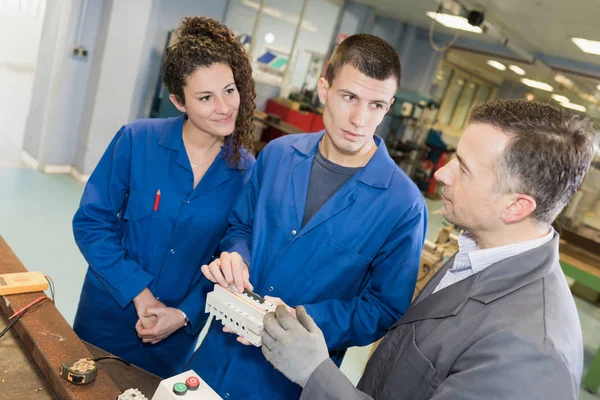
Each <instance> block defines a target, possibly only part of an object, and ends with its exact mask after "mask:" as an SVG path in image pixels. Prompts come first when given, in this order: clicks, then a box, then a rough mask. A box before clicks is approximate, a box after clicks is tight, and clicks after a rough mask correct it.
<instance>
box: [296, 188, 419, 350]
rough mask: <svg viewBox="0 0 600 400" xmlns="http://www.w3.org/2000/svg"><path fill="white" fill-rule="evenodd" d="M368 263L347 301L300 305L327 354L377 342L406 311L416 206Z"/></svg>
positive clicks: (414, 265) (413, 271)
mask: <svg viewBox="0 0 600 400" xmlns="http://www.w3.org/2000/svg"><path fill="white" fill-rule="evenodd" d="M405 214H406V215H404V216H403V217H402V218H401V219H400V220H399V222H397V223H396V226H395V227H394V230H393V231H392V232H391V234H390V235H389V236H388V238H387V240H386V242H385V244H384V245H383V247H382V248H381V250H380V251H379V252H378V254H377V255H376V256H375V258H374V259H373V261H372V263H371V278H370V279H369V281H368V282H367V283H366V285H365V286H364V288H363V290H362V291H361V292H360V293H359V294H358V295H357V296H356V297H355V298H354V299H352V300H351V301H346V300H340V299H333V300H325V301H322V302H318V303H314V304H308V305H305V307H306V311H307V312H308V314H310V316H311V317H312V318H313V319H314V320H315V322H316V323H317V325H318V326H319V328H321V330H322V331H323V334H324V335H325V340H326V341H327V346H328V347H329V349H330V350H332V351H333V350H339V349H345V348H348V347H350V346H364V345H367V344H369V343H372V342H374V341H376V340H377V339H379V338H381V337H382V336H383V335H384V334H385V332H386V331H387V329H389V328H390V326H392V324H393V323H394V322H396V321H397V320H398V319H400V317H402V315H403V314H404V312H405V311H406V310H407V309H408V306H409V305H410V302H411V299H412V296H413V292H414V290H415V285H416V282H417V275H418V272H419V263H420V257H421V250H422V249H423V243H424V241H425V232H426V229H427V211H426V208H425V205H424V202H423V201H422V200H421V201H420V202H419V203H417V204H415V205H414V206H413V207H411V208H410V209H409V211H408V212H407V213H405Z"/></svg>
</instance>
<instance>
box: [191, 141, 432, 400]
mask: <svg viewBox="0 0 600 400" xmlns="http://www.w3.org/2000/svg"><path fill="white" fill-rule="evenodd" d="M322 138H323V132H321V133H315V134H299V135H289V136H286V137H283V138H280V139H277V140H275V141H273V142H271V143H269V145H268V146H266V147H265V149H264V150H263V151H262V152H261V153H260V155H259V157H258V160H257V162H256V165H255V168H254V171H253V173H252V177H251V178H250V182H249V183H248V185H246V187H245V188H244V193H243V194H242V195H241V196H240V199H239V200H238V203H237V204H236V206H235V207H234V209H233V211H232V213H231V216H230V218H229V221H230V224H231V227H230V228H229V229H228V231H227V234H226V236H225V238H224V239H223V240H222V242H221V250H225V251H230V252H233V251H236V252H238V253H240V254H241V255H242V257H243V258H244V259H246V260H248V261H249V262H250V282H251V283H252V284H253V285H254V289H255V291H256V292H257V293H258V294H260V295H263V296H264V295H269V296H276V297H280V298H281V299H282V300H283V301H284V302H285V303H287V304H288V305H289V306H293V307H294V306H298V305H304V306H305V307H306V309H307V311H308V313H309V314H310V315H311V316H312V317H313V318H314V320H315V322H316V323H317V324H318V325H319V327H320V328H321V329H322V330H323V333H324V335H325V338H326V340H327V345H328V346H329V349H330V351H331V356H332V358H333V359H334V360H335V361H336V362H338V363H340V362H341V359H342V357H343V354H344V352H345V349H346V348H348V347H350V346H361V345H366V344H368V343H371V342H373V341H375V340H377V339H379V338H380V337H381V336H383V335H384V334H385V332H386V330H387V329H388V328H389V327H391V326H392V324H393V323H394V322H396V320H398V319H399V318H400V317H401V316H402V314H403V313H404V311H405V310H406V309H407V308H408V306H409V304H410V301H411V298H412V295H413V291H414V287H415V283H416V279H417V273H418V270H419V260H420V255H421V249H422V247H423V242H424V239H425V230H426V225H427V212H426V207H425V203H424V200H423V197H422V196H421V193H420V192H419V190H418V189H417V187H416V185H415V184H414V183H413V182H412V181H411V180H410V179H409V178H408V177H407V176H406V175H405V174H404V173H403V172H402V171H401V170H400V168H399V167H398V166H397V165H396V164H395V163H394V161H393V160H392V159H391V158H390V156H389V155H388V152H387V150H386V147H385V144H384V143H383V141H382V140H381V138H379V137H375V142H376V144H377V146H378V149H377V151H376V152H375V154H374V156H373V157H372V158H371V160H370V161H369V162H368V164H367V165H366V166H365V167H364V168H362V169H361V170H359V171H358V172H357V173H356V174H355V175H354V176H353V177H352V178H351V179H350V180H349V181H348V182H346V184H345V185H344V186H343V187H342V188H341V189H339V190H338V191H337V192H336V193H335V194H334V195H333V196H332V197H331V198H330V199H329V200H328V201H327V202H326V203H325V204H324V205H323V206H322V208H321V209H320V210H319V211H318V212H317V213H316V214H315V215H314V216H313V217H312V219H311V220H310V221H309V222H308V223H307V224H306V226H302V225H301V224H302V218H303V214H304V206H305V203H306V194H307V190H308V182H309V178H310V174H311V169H312V165H313V161H314V157H315V153H316V150H317V146H318V145H319V142H320V141H321V139H322ZM186 368H193V369H194V370H195V371H196V372H197V373H199V374H200V376H201V377H202V378H203V379H204V380H205V381H206V382H207V383H208V384H209V385H210V386H212V387H213V389H215V390H216V391H217V392H218V393H219V394H220V395H221V396H222V397H224V398H232V399H269V400H273V399H293V398H298V397H299V396H300V391H301V388H300V386H298V385H296V384H294V383H292V382H290V381H288V380H287V379H286V378H285V377H284V376H283V375H282V374H280V373H279V372H278V371H276V370H275V369H274V368H273V367H272V366H271V365H270V364H269V363H268V362H267V361H266V360H265V359H264V357H263V355H262V353H261V350H260V349H259V348H256V347H254V346H244V345H242V344H240V343H238V342H237V341H236V337H235V335H232V334H227V333H224V332H222V331H221V324H220V322H216V321H213V323H212V325H211V328H210V330H209V332H208V334H207V337H206V339H205V340H204V342H203V343H202V345H201V346H200V348H199V349H198V350H197V351H196V353H195V354H194V355H193V356H192V358H191V360H190V362H188V364H187V365H186Z"/></svg>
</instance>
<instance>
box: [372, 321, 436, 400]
mask: <svg viewBox="0 0 600 400" xmlns="http://www.w3.org/2000/svg"><path fill="white" fill-rule="evenodd" d="M402 333H403V335H402V337H401V338H400V340H399V343H398V344H397V347H396V352H395V354H394V356H393V357H392V358H390V359H389V360H388V363H389V364H388V365H389V367H388V368H385V367H384V369H383V371H382V372H383V373H382V375H381V377H380V379H382V381H381V382H380V383H379V384H380V385H381V386H382V387H383V396H382V397H383V398H384V399H411V400H420V399H429V398H430V397H431V396H432V394H433V392H434V391H435V389H436V388H437V387H438V385H439V384H440V380H439V378H438V377H437V371H436V369H435V368H434V366H433V364H432V363H431V362H430V361H429V360H428V359H427V357H425V356H424V355H423V353H422V352H421V350H420V349H419V348H418V347H417V344H416V342H415V327H414V325H412V324H411V325H410V327H406V329H404V330H403V331H402ZM387 349H389V346H388V347H386V348H385V349H381V350H382V351H383V350H387ZM390 350H391V349H390Z"/></svg>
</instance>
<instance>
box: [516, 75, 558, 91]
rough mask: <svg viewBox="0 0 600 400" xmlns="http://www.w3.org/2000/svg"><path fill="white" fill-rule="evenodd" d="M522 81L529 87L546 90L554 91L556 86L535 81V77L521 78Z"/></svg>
mask: <svg viewBox="0 0 600 400" xmlns="http://www.w3.org/2000/svg"><path fill="white" fill-rule="evenodd" d="M521 82H522V83H523V84H525V85H527V86H529V87H532V88H536V89H540V90H545V91H546V92H553V91H554V88H553V87H552V86H550V85H548V84H547V83H544V82H540V81H534V80H533V79H527V78H521Z"/></svg>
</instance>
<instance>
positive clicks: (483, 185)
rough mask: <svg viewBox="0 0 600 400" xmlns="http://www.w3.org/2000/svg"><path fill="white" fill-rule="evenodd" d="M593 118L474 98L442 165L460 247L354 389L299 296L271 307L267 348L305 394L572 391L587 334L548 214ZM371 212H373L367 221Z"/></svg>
mask: <svg viewBox="0 0 600 400" xmlns="http://www.w3.org/2000/svg"><path fill="white" fill-rule="evenodd" d="M593 135H594V131H593V127H592V123H591V122H590V121H588V120H585V119H583V120H582V119H580V118H579V117H578V116H572V115H569V114H567V113H566V112H565V111H563V110H559V109H556V108H554V107H552V106H550V105H547V104H542V103H537V102H528V101H521V100H499V101H494V102H490V103H486V104H483V105H481V106H478V107H475V108H474V109H473V111H472V113H471V116H470V121H469V125H468V127H467V128H466V130H465V132H464V135H463V137H462V138H461V140H460V143H459V145H458V149H457V157H456V159H454V160H453V161H451V162H450V163H448V165H446V166H445V167H444V168H442V169H440V170H439V171H437V173H436V175H435V177H436V179H437V180H438V181H439V182H441V183H443V184H444V188H443V203H444V209H443V212H444V217H445V218H446V219H447V220H448V221H450V222H452V223H454V224H456V225H458V226H460V227H462V228H463V229H464V230H465V233H464V234H462V235H461V237H460V238H459V251H458V253H457V254H456V255H455V256H454V257H452V258H451V259H450V260H448V262H447V263H446V264H445V265H444V266H443V267H442V268H441V269H440V270H439V271H438V273H437V274H436V275H435V276H434V277H433V278H432V279H431V281H430V282H429V283H428V284H427V285H426V286H425V288H424V289H423V290H422V292H421V293H420V294H419V296H418V297H417V298H416V299H415V300H414V302H413V303H412V305H411V307H410V308H409V309H408V311H407V312H406V313H405V314H404V316H403V317H402V318H401V319H400V320H399V321H397V322H396V324H395V325H394V326H393V327H392V328H391V329H390V330H389V332H388V334H387V335H386V336H385V338H384V339H383V341H382V343H381V344H380V346H379V347H378V349H377V350H376V351H375V353H374V354H373V357H372V358H371V360H370V361H369V363H368V364H367V367H366V369H365V372H364V375H363V376H362V378H361V380H360V382H359V384H358V388H355V387H354V386H353V385H352V384H351V383H350V381H349V380H348V379H346V377H345V376H344V375H343V374H342V373H341V372H340V371H339V370H338V369H337V368H336V366H335V365H334V364H333V362H331V360H330V359H329V357H328V353H327V346H326V343H325V340H324V339H323V335H322V333H321V331H320V330H319V328H318V327H317V326H316V325H315V324H314V322H313V321H312V319H311V318H310V316H309V315H307V314H306V311H305V310H304V308H303V307H298V308H297V309H296V315H297V319H295V318H294V317H293V316H292V315H291V314H289V313H288V311H287V310H286V309H285V307H278V309H277V311H276V313H275V314H273V313H270V314H267V316H266V317H265V330H264V333H263V335H262V341H263V348H262V351H263V354H264V355H265V357H266V359H267V360H268V361H269V362H271V364H273V365H274V367H275V368H277V369H278V370H279V371H281V372H282V373H283V374H284V375H286V376H287V377H288V378H289V379H290V380H292V381H294V382H296V383H298V384H299V385H301V386H302V387H303V388H304V390H303V392H302V398H303V399H343V400H348V399H370V398H374V399H395V400H396V399H411V400H419V399H436V400H446V399H483V398H485V399H521V398H523V399H525V398H526V399H544V400H547V399H560V400H567V399H577V398H578V395H579V383H580V380H581V374H582V368H583V365H582V364H583V345H582V335H581V328H580V324H579V319H578V316H577V309H576V307H575V303H574V301H573V298H572V296H571V293H570V291H569V287H568V285H567V282H566V280H565V276H564V274H563V272H562V270H561V268H560V265H559V252H558V243H559V236H558V234H557V233H556V232H555V231H554V230H553V229H552V227H551V223H552V221H553V220H554V219H555V218H556V216H557V215H558V214H559V213H560V211H561V210H562V209H563V207H564V206H565V205H566V204H567V203H568V202H569V200H570V198H571V196H572V195H573V194H574V193H575V191H576V190H577V189H578V187H579V185H580V184H581V181H582V180H583V177H584V175H585V173H586V171H587V170H588V168H589V166H590V163H591V160H592V158H593V155H594V147H593V139H594V136H593ZM365 223H366V224H368V221H365Z"/></svg>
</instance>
